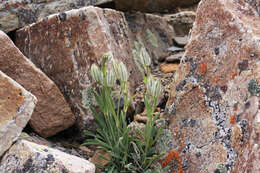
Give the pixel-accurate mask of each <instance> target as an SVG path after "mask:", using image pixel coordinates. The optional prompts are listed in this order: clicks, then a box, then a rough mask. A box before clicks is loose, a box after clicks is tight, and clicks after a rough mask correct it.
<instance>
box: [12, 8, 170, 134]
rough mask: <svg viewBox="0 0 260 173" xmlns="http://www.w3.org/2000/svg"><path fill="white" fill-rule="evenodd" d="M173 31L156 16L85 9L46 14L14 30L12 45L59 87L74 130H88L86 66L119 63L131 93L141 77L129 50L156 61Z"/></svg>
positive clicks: (89, 95)
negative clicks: (73, 116)
mask: <svg viewBox="0 0 260 173" xmlns="http://www.w3.org/2000/svg"><path fill="white" fill-rule="evenodd" d="M173 33H174V31H173V29H172V27H171V26H170V25H169V24H167V21H166V20H165V19H164V18H162V17H159V16H155V15H146V14H142V13H137V14H124V13H122V12H118V11H115V10H109V9H100V8H97V7H91V6H90V7H85V8H81V9H78V10H71V11H68V12H65V13H62V14H56V15H52V16H49V17H48V18H46V19H44V20H41V21H39V22H37V23H35V24H32V25H30V26H28V27H25V28H23V29H21V30H18V31H17V33H16V45H17V46H18V47H19V48H20V50H21V51H22V52H23V53H24V54H25V55H26V56H27V57H29V58H30V59H31V60H32V62H33V63H34V64H36V66H37V67H39V68H40V69H42V70H43V71H44V72H45V74H47V75H48V76H49V77H50V78H51V79H52V80H53V81H54V82H55V83H56V84H57V85H58V87H59V88H60V90H61V91H62V92H63V94H64V95H65V96H66V98H67V99H68V101H69V103H70V105H71V107H72V110H73V111H74V113H75V114H76V117H77V124H78V127H79V128H80V129H81V130H83V129H86V128H87V129H89V130H91V129H94V128H95V127H94V124H93V119H94V118H93V116H92V114H91V112H90V109H89V106H95V102H94V98H93V95H92V87H91V86H92V84H91V76H90V67H91V65H92V64H93V63H98V62H100V61H101V59H102V56H103V55H105V54H107V53H108V54H110V55H112V56H113V57H114V58H115V59H119V60H120V61H123V62H124V63H125V64H126V65H127V67H128V71H129V73H130V80H129V81H130V90H131V91H132V92H133V91H134V89H135V88H136V86H138V85H139V82H140V81H141V79H142V78H141V73H140V72H139V71H138V68H137V66H136V65H135V63H134V60H133V52H138V51H139V50H140V47H144V48H146V50H147V51H148V50H149V51H148V53H149V54H150V56H151V58H152V59H153V60H154V59H157V58H158V57H159V56H161V55H162V54H166V53H167V50H166V48H167V47H169V46H170V45H171V44H172V38H173V36H172V35H173ZM134 50H135V51H134ZM136 58H138V57H136ZM132 79H134V80H132Z"/></svg>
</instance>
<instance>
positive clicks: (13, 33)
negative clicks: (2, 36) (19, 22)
mask: <svg viewBox="0 0 260 173" xmlns="http://www.w3.org/2000/svg"><path fill="white" fill-rule="evenodd" d="M17 30H18V29H16V30H13V31H10V32H8V33H7V35H8V37H9V38H10V39H11V40H12V41H13V42H14V44H15V41H16V38H15V33H16V31H17Z"/></svg>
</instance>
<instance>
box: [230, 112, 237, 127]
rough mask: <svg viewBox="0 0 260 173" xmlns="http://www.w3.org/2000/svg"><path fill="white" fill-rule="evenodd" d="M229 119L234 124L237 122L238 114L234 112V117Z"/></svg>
mask: <svg viewBox="0 0 260 173" xmlns="http://www.w3.org/2000/svg"><path fill="white" fill-rule="evenodd" d="M229 121H230V124H231V125H234V124H235V123H236V114H234V115H233V116H232V117H230V119H229Z"/></svg>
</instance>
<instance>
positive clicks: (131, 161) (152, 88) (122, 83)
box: [84, 49, 162, 173]
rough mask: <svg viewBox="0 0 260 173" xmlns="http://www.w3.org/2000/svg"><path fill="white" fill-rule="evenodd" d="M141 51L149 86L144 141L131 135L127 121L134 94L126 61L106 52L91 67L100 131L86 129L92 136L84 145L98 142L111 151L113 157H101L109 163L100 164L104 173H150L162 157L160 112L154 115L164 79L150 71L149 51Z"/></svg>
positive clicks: (146, 95)
mask: <svg viewBox="0 0 260 173" xmlns="http://www.w3.org/2000/svg"><path fill="white" fill-rule="evenodd" d="M141 50H142V52H141V53H140V54H139V56H140V61H138V63H139V65H138V66H139V67H142V69H143V71H142V74H143V77H144V83H145V85H146V93H145V94H144V101H145V108H146V112H147V117H148V121H147V123H146V125H145V129H144V131H138V132H137V133H138V134H139V136H140V135H142V138H141V139H142V140H141V139H140V138H138V137H137V136H135V135H132V134H131V135H130V133H129V130H130V128H129V127H128V124H127V121H126V116H127V111H128V108H129V105H130V104H131V102H132V100H133V98H134V96H130V94H129V82H128V80H129V73H128V70H127V68H126V66H125V64H124V63H123V62H119V61H118V60H115V59H113V57H111V55H109V54H106V55H104V56H103V58H102V61H101V64H99V65H100V67H99V66H98V65H95V64H93V65H92V66H91V76H92V78H93V81H94V82H95V83H96V85H95V86H96V88H95V89H94V91H93V92H94V96H95V100H96V102H97V104H98V107H90V110H91V111H92V114H93V116H94V117H95V119H96V120H97V129H96V133H93V132H91V131H85V133H86V135H87V136H88V139H86V141H85V143H84V145H96V146H97V147H98V148H100V149H102V150H103V151H105V152H107V153H108V154H109V156H110V157H109V159H108V158H105V157H103V156H100V158H101V159H104V160H106V161H107V162H108V164H107V165H105V166H101V165H97V166H98V167H100V168H101V169H102V171H103V172H108V173H128V172H129V173H132V172H133V173H134V172H136V173H146V172H147V173H148V172H149V171H151V170H150V166H151V165H152V163H153V162H154V161H155V160H157V159H158V158H160V157H161V156H162V154H159V153H156V152H155V149H154V144H155V142H156V140H157V138H158V137H159V135H160V131H161V129H157V128H156V127H155V120H156V119H157V117H158V115H154V111H155V108H156V105H157V102H158V98H159V96H160V94H161V91H162V86H161V84H160V81H158V80H156V79H154V78H153V77H152V76H151V74H150V70H149V69H148V68H149V67H150V65H151V61H150V57H149V55H148V53H147V52H145V50H144V49H141ZM148 75H149V76H148ZM115 93H117V94H115ZM121 104H123V106H122V105H121ZM153 172H154V171H153Z"/></svg>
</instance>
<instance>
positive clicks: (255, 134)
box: [167, 0, 260, 173]
mask: <svg viewBox="0 0 260 173" xmlns="http://www.w3.org/2000/svg"><path fill="white" fill-rule="evenodd" d="M259 8H260V4H259V1H257V0H254V1H253V0H252V1H247V0H202V1H201V3H200V5H199V7H198V11H197V16H196V22H195V25H194V27H193V30H192V36H191V41H190V42H189V44H188V45H187V46H186V52H185V55H184V56H183V58H182V60H181V66H180V68H179V70H178V71H177V73H176V76H175V81H174V83H173V85H172V93H171V97H170V99H169V101H168V104H167V108H168V113H169V116H170V117H171V124H170V128H171V130H172V134H173V139H172V148H171V149H173V150H175V151H178V152H179V153H180V155H181V157H182V169H183V170H184V171H185V172H187V173H194V172H196V173H206V172H210V173H213V172H214V173H219V172H221V173H223V172H228V173H230V172H232V173H245V172H248V173H256V172H259V170H260V164H259V163H260V160H259V159H260V157H259V156H260V155H259V154H260V138H259V136H260V121H259V120H260V118H259V117H260V111H259V92H260V86H259V83H260V71H259V69H260V29H259V28H260V17H259V15H260V11H259Z"/></svg>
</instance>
